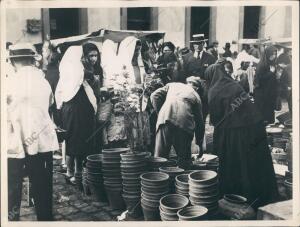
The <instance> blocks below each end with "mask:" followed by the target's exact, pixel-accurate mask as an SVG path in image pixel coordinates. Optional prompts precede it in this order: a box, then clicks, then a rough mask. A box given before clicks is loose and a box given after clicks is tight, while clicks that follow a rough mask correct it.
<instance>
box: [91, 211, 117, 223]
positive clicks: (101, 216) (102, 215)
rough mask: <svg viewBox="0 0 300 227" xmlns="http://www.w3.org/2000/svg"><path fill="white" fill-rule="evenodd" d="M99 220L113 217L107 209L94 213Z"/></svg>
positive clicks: (110, 219) (107, 219) (109, 219)
mask: <svg viewBox="0 0 300 227" xmlns="http://www.w3.org/2000/svg"><path fill="white" fill-rule="evenodd" d="M92 215H93V216H94V217H96V218H97V220H98V221H112V220H113V218H112V217H111V216H110V215H109V214H108V213H107V212H105V211H100V212H98V213H94V214H92Z"/></svg>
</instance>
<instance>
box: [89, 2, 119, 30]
mask: <svg viewBox="0 0 300 227" xmlns="http://www.w3.org/2000/svg"><path fill="white" fill-rule="evenodd" d="M87 15H88V32H93V31H96V30H99V29H101V28H107V29H112V30H113V29H115V30H119V29H120V26H121V22H120V20H121V15H120V8H94V9H92V8H89V9H88V12H87Z"/></svg>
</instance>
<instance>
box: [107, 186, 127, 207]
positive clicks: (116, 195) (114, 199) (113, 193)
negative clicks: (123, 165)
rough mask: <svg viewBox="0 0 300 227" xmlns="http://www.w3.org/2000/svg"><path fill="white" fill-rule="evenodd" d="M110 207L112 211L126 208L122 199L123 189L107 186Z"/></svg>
mask: <svg viewBox="0 0 300 227" xmlns="http://www.w3.org/2000/svg"><path fill="white" fill-rule="evenodd" d="M105 191H106V194H107V198H108V202H109V206H110V207H111V208H112V209H117V210H122V209H124V208H125V203H124V200H123V197H122V187H121V188H113V187H111V186H110V185H105Z"/></svg>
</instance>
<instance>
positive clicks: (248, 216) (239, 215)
mask: <svg viewBox="0 0 300 227" xmlns="http://www.w3.org/2000/svg"><path fill="white" fill-rule="evenodd" d="M219 212H220V214H221V215H223V216H224V217H225V218H228V219H236V220H254V219H256V213H255V211H254V209H253V208H252V207H251V206H250V205H249V204H247V199H246V198H244V197H242V196H239V195H233V194H228V195H224V197H223V199H221V200H219Z"/></svg>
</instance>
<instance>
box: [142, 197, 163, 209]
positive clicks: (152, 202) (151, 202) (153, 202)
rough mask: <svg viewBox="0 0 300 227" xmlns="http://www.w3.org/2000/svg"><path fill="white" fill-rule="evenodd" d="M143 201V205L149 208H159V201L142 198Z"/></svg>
mask: <svg viewBox="0 0 300 227" xmlns="http://www.w3.org/2000/svg"><path fill="white" fill-rule="evenodd" d="M141 201H142V203H143V204H145V205H147V206H149V207H152V208H158V207H159V200H152V199H146V198H144V197H142V199H141Z"/></svg>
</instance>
